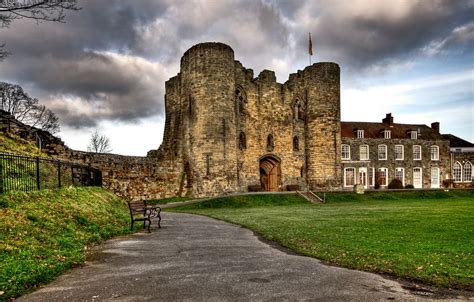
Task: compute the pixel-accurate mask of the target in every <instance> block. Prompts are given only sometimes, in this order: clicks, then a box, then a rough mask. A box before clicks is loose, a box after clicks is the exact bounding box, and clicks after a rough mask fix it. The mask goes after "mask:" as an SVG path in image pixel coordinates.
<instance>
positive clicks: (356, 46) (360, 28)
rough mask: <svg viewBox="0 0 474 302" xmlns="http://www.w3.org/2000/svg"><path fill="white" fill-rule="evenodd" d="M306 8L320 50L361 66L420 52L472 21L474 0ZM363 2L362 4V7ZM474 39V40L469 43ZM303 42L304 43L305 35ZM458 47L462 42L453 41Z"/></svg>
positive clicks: (304, 14)
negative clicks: (432, 42) (431, 43)
mask: <svg viewBox="0 0 474 302" xmlns="http://www.w3.org/2000/svg"><path fill="white" fill-rule="evenodd" d="M352 4H353V6H352V7H351V6H348V5H340V3H339V5H337V4H336V5H327V6H322V5H320V4H319V5H314V6H307V7H304V8H302V11H301V12H300V16H299V17H302V16H304V18H305V19H306V20H308V21H307V22H306V23H304V24H303V26H307V27H308V28H309V29H310V31H312V32H314V36H315V37H316V40H317V44H316V45H317V48H318V49H319V50H320V54H321V55H322V56H323V57H324V58H327V59H331V60H335V61H337V62H340V63H342V64H344V66H346V67H350V68H352V69H355V70H364V69H369V70H370V68H371V67H372V65H374V64H387V63H390V62H391V61H399V60H401V59H406V58H409V57H412V56H414V55H417V54H419V52H420V49H421V48H423V47H424V46H426V45H427V44H429V43H430V42H431V41H433V40H436V39H438V38H440V37H443V36H445V35H447V34H449V33H450V32H451V31H452V30H453V29H454V28H456V27H458V26H462V25H464V24H466V23H468V22H471V21H472V16H473V15H474V1H377V2H373V1H356V2H354V3H352ZM357 5H359V7H357ZM469 43H471V45H472V43H473V40H472V39H471V41H470V42H469ZM299 45H304V37H301V39H300V43H299ZM451 46H452V47H456V46H457V45H456V44H453V45H451Z"/></svg>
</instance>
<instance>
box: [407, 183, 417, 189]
mask: <svg viewBox="0 0 474 302" xmlns="http://www.w3.org/2000/svg"><path fill="white" fill-rule="evenodd" d="M414 188H415V187H414V186H413V185H410V184H408V185H406V186H405V189H414Z"/></svg>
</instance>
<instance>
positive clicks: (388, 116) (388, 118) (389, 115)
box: [382, 113, 393, 127]
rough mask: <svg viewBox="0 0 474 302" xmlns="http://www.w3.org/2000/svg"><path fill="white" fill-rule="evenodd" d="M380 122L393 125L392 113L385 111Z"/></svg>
mask: <svg viewBox="0 0 474 302" xmlns="http://www.w3.org/2000/svg"><path fill="white" fill-rule="evenodd" d="M382 123H384V124H385V125H387V126H389V127H393V116H392V113H387V114H386V115H385V118H384V119H382Z"/></svg>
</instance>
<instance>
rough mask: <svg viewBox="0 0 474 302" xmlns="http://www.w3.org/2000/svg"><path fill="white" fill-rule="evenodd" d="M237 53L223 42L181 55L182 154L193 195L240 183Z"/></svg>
mask: <svg viewBox="0 0 474 302" xmlns="http://www.w3.org/2000/svg"><path fill="white" fill-rule="evenodd" d="M234 93H235V81H234V52H233V50H232V48H230V47H229V46H227V45H225V44H222V43H202V44H197V45H195V46H193V47H191V48H190V49H189V50H187V51H186V52H185V54H184V55H183V57H182V58H181V73H180V98H179V99H180V102H181V106H180V107H181V118H182V129H181V130H182V131H183V136H184V137H183V140H182V146H181V148H180V149H181V156H182V160H183V169H184V173H185V177H186V181H185V182H186V184H185V190H184V191H187V194H189V195H191V194H192V195H200V194H203V193H204V192H205V193H206V194H209V193H211V194H212V193H224V192H230V191H233V190H235V186H236V170H237V168H236V162H237V158H236V150H237V146H236V144H237V138H236V121H235V110H234V106H235V105H234Z"/></svg>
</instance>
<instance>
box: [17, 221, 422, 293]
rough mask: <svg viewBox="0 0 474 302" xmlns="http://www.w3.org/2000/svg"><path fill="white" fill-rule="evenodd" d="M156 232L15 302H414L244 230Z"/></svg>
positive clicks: (396, 287)
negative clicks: (312, 301)
mask: <svg viewBox="0 0 474 302" xmlns="http://www.w3.org/2000/svg"><path fill="white" fill-rule="evenodd" d="M162 225H163V227H162V228H161V229H157V228H155V229H152V233H151V234H148V233H137V234H134V235H131V236H129V237H127V238H122V239H113V240H109V241H107V242H106V243H105V244H104V245H103V246H101V248H100V249H99V251H98V253H97V254H96V256H95V257H94V260H92V261H88V262H87V263H86V265H85V266H84V267H80V268H76V269H73V270H72V271H70V272H69V273H66V274H64V275H62V276H60V277H59V278H58V279H56V280H55V281H53V282H51V283H50V284H49V285H47V286H46V287H44V288H42V289H40V290H38V291H36V292H34V293H31V294H29V295H26V296H24V297H22V298H20V299H19V300H18V301H48V302H50V301H104V300H105V301H107V300H111V301H112V300H113V301H158V300H164V301H176V300H192V301H229V300H230V301H233V300H331V301H334V300H338V301H344V300H347V301H349V300H351V301H353V300H359V301H362V300H366V301H367V300H387V299H389V300H414V299H418V301H419V300H420V297H419V296H418V297H417V296H413V295H411V294H410V293H409V292H408V291H406V290H404V289H403V288H402V287H401V286H400V284H399V283H398V282H396V281H393V280H388V279H385V278H383V277H381V276H379V275H376V274H371V273H366V272H360V271H355V270H349V269H344V268H339V267H333V266H327V265H324V264H322V263H321V262H320V261H319V260H317V259H313V258H309V257H304V256H298V255H294V254H291V253H287V252H285V251H284V250H282V249H276V248H274V247H272V246H270V245H268V244H267V243H264V242H262V241H260V240H259V239H258V237H257V236H255V235H254V233H253V232H252V231H250V230H247V229H245V228H242V227H240V226H236V225H233V224H229V223H226V222H222V221H219V220H215V219H212V218H207V217H203V216H197V215H191V214H180V213H163V223H162Z"/></svg>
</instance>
